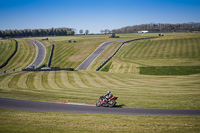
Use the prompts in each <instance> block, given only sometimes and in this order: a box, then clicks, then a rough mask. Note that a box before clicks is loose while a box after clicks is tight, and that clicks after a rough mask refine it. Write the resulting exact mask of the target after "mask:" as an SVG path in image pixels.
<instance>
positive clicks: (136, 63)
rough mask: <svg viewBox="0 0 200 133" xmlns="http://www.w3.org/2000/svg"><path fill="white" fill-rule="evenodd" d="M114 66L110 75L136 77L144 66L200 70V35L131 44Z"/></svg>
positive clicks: (113, 61)
mask: <svg viewBox="0 0 200 133" xmlns="http://www.w3.org/2000/svg"><path fill="white" fill-rule="evenodd" d="M110 62H112V64H111V65H110V67H109V68H110V69H109V70H108V71H109V72H116V73H134V74H138V73H139V70H138V67H141V66H142V67H151V66H200V34H199V33H197V34H194V33H189V34H174V35H172V34H167V35H166V36H164V37H161V38H155V39H149V40H141V41H137V42H131V43H127V44H126V45H125V46H124V47H123V48H122V49H121V50H120V52H119V54H118V55H117V56H116V57H115V58H114V59H112V60H111V61H110Z"/></svg>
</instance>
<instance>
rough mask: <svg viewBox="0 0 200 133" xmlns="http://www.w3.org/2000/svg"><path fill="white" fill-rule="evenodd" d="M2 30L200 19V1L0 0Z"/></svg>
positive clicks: (92, 30)
mask: <svg viewBox="0 0 200 133" xmlns="http://www.w3.org/2000/svg"><path fill="white" fill-rule="evenodd" d="M0 16H1V17H0V30H6V29H36V28H52V27H54V28H58V27H69V28H75V29H76V30H77V32H78V31H79V30H80V29H83V30H84V31H85V30H86V29H88V30H89V31H90V33H100V30H103V29H110V30H112V29H116V28H121V27H125V26H132V25H137V24H147V23H185V22H200V0H0Z"/></svg>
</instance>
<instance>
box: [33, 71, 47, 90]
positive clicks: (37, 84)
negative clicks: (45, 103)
mask: <svg viewBox="0 0 200 133" xmlns="http://www.w3.org/2000/svg"><path fill="white" fill-rule="evenodd" d="M43 74H44V72H37V73H36V74H35V76H34V81H33V85H34V86H35V88H36V90H45V88H44V87H43V85H42V75H43Z"/></svg>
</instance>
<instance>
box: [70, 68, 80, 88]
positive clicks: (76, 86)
mask: <svg viewBox="0 0 200 133" xmlns="http://www.w3.org/2000/svg"><path fill="white" fill-rule="evenodd" d="M74 73H76V71H75V72H67V76H68V79H69V83H70V84H71V85H72V86H74V87H75V88H81V86H80V85H79V84H77V83H76V81H75V77H74Z"/></svg>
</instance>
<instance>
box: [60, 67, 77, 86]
mask: <svg viewBox="0 0 200 133" xmlns="http://www.w3.org/2000/svg"><path fill="white" fill-rule="evenodd" d="M61 83H62V84H63V85H64V86H65V87H66V88H74V86H72V85H71V84H70V82H69V79H68V73H67V72H66V71H61Z"/></svg>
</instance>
